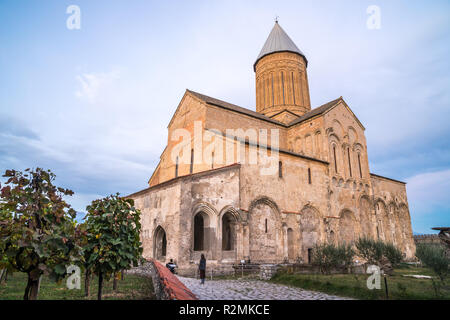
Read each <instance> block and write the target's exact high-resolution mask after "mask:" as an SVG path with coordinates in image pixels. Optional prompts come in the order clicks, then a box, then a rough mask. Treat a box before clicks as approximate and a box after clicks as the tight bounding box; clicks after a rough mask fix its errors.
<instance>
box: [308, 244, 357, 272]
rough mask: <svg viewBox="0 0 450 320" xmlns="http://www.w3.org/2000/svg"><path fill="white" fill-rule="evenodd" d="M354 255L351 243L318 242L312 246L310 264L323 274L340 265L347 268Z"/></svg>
mask: <svg viewBox="0 0 450 320" xmlns="http://www.w3.org/2000/svg"><path fill="white" fill-rule="evenodd" d="M354 255H355V252H354V250H353V248H352V246H351V245H346V244H342V245H339V246H335V245H334V244H318V245H316V246H314V248H313V255H312V264H313V265H314V266H317V267H319V270H320V272H321V273H324V274H329V273H330V272H331V270H332V269H337V268H342V267H343V268H345V269H346V270H348V269H349V268H350V267H351V265H352V264H353V257H354Z"/></svg>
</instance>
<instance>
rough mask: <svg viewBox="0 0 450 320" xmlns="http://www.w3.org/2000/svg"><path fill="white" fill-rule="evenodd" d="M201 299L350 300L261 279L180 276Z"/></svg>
mask: <svg viewBox="0 0 450 320" xmlns="http://www.w3.org/2000/svg"><path fill="white" fill-rule="evenodd" d="M178 279H180V280H181V282H183V283H184V285H185V286H186V287H188V288H189V289H190V290H191V291H192V292H193V293H194V294H195V295H196V296H197V297H198V298H199V299H200V300H349V299H350V298H343V297H337V296H332V295H328V294H325V293H321V292H314V291H308V290H303V289H300V288H294V287H289V286H285V285H281V284H275V283H270V282H266V281H260V280H210V281H208V280H206V281H205V284H204V285H201V284H200V280H199V279H193V278H185V277H178Z"/></svg>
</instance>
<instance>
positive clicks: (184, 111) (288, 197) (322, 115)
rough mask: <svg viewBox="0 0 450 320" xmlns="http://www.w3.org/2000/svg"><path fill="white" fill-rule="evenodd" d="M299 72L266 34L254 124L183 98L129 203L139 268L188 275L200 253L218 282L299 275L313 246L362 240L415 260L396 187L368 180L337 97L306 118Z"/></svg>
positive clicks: (285, 47)
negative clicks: (271, 270) (286, 272)
mask: <svg viewBox="0 0 450 320" xmlns="http://www.w3.org/2000/svg"><path fill="white" fill-rule="evenodd" d="M307 66H308V60H307V58H306V56H305V55H304V54H303V53H302V51H300V49H299V48H298V47H297V46H296V45H295V43H294V42H293V41H292V40H291V39H290V37H289V36H288V35H287V34H286V32H285V31H284V30H283V29H282V28H281V26H280V25H279V23H278V22H276V23H275V25H274V27H273V29H272V31H271V32H270V34H269V37H268V39H267V40H266V42H265V44H264V46H263V48H262V50H261V52H260V54H259V55H258V57H257V59H256V61H255V63H254V65H253V70H254V72H255V77H256V112H255V111H253V110H251V109H247V108H243V107H239V106H237V105H234V104H231V103H229V102H225V101H222V100H218V99H215V98H212V97H209V96H206V95H204V94H200V93H197V92H194V91H191V90H186V92H185V94H184V96H183V98H182V99H181V101H180V103H179V105H178V108H177V109H176V111H175V113H174V115H173V117H172V119H171V121H170V122H169V125H168V143H167V146H166V148H165V149H164V151H163V152H162V154H161V156H160V161H159V164H158V165H157V167H156V168H155V171H154V173H153V175H152V176H151V177H150V180H149V182H148V183H149V187H148V188H147V189H145V190H142V191H139V192H136V193H134V194H132V195H129V196H128V197H130V198H133V199H134V200H135V203H136V207H137V208H139V209H141V210H142V234H141V240H142V242H143V247H144V257H145V258H155V259H158V260H160V261H162V262H165V261H168V260H169V259H174V261H175V262H176V263H177V264H178V266H179V273H180V274H192V272H193V271H194V270H196V268H197V265H196V263H198V260H199V258H200V255H201V254H202V253H203V254H205V256H206V258H207V260H208V266H209V267H213V268H215V269H216V270H219V269H220V270H223V271H224V272H225V271H226V270H227V269H228V270H231V267H232V265H233V264H236V263H239V262H240V261H242V260H246V261H250V262H251V263H294V262H296V263H308V262H310V259H311V250H312V248H313V247H314V245H315V244H318V243H326V242H328V243H329V242H333V243H336V244H338V243H343V242H345V243H352V242H353V241H355V240H356V239H358V238H359V237H362V236H366V237H371V238H375V239H382V240H384V241H388V242H392V243H394V244H395V245H396V246H398V247H399V248H400V249H401V250H402V251H403V253H404V256H405V258H407V259H408V258H412V257H413V256H414V252H415V246H414V241H413V237H412V229H411V218H410V213H409V207H408V200H407V195H406V186H405V183H404V182H401V181H397V180H394V179H390V178H386V177H383V176H379V175H376V174H373V173H371V172H370V169H369V162H368V156H367V142H366V138H365V134H364V131H365V128H364V125H363V124H362V123H361V122H360V121H359V120H358V118H357V117H356V115H355V114H354V113H353V112H352V110H351V109H350V107H349V106H348V105H347V103H346V102H345V101H344V99H343V98H342V97H339V98H337V99H336V100H333V101H330V102H327V103H325V104H323V105H321V106H319V107H316V108H311V102H310V95H309V87H308V76H307ZM230 132H231V133H233V132H234V133H239V134H235V135H234V136H233V135H232V134H230ZM262 133H267V134H266V135H265V137H264V139H262V138H263V137H262ZM258 134H259V135H258ZM252 153H253V155H254V154H256V157H257V161H251V159H250V156H251V155H252ZM274 161H275V163H276V165H274ZM265 167H267V168H268V170H266V171H264V170H262V168H265ZM270 168H272V169H270ZM274 168H275V169H274Z"/></svg>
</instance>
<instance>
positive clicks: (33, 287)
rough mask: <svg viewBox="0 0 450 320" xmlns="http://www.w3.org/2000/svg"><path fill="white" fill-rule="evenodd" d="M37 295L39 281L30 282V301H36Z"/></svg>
mask: <svg viewBox="0 0 450 320" xmlns="http://www.w3.org/2000/svg"><path fill="white" fill-rule="evenodd" d="M38 293H39V280H31V287H30V300H37V296H38Z"/></svg>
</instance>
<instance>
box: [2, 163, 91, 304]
mask: <svg viewBox="0 0 450 320" xmlns="http://www.w3.org/2000/svg"><path fill="white" fill-rule="evenodd" d="M3 177H5V178H7V181H6V184H5V185H4V186H3V187H2V188H1V189H0V215H1V223H0V257H1V258H0V263H1V264H2V265H3V266H6V267H7V268H9V269H11V270H14V271H20V272H25V273H27V274H28V284H27V287H26V289H25V295H24V299H36V298H37V293H38V292H37V288H38V281H39V278H40V276H41V275H42V274H46V275H49V276H50V277H51V278H52V279H54V280H59V279H61V278H63V277H64V276H65V273H66V265H67V264H71V263H77V262H78V261H80V259H82V256H81V254H80V253H81V248H80V247H79V246H77V245H76V243H75V241H74V237H75V234H76V227H75V221H74V218H75V210H73V209H72V208H71V207H70V205H69V204H67V203H66V202H65V201H64V200H63V197H64V196H68V195H69V196H71V195H72V194H73V192H72V191H71V190H68V189H63V188H59V187H56V186H54V185H53V181H54V180H55V177H56V176H55V175H54V174H53V173H52V172H51V171H50V170H47V171H45V170H43V169H41V168H37V169H35V170H31V169H26V170H25V173H23V172H21V171H16V170H6V172H5V174H4V175H3Z"/></svg>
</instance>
